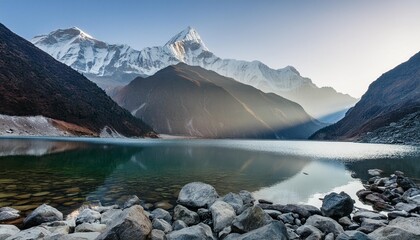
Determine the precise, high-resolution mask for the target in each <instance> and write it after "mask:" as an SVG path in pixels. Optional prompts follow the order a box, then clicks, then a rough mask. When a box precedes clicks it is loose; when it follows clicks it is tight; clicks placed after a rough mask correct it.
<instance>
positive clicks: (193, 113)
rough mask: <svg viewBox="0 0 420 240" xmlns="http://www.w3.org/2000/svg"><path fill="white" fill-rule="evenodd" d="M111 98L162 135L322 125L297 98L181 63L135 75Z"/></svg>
mask: <svg viewBox="0 0 420 240" xmlns="http://www.w3.org/2000/svg"><path fill="white" fill-rule="evenodd" d="M113 98H114V100H115V101H116V102H117V103H118V104H119V105H120V106H122V107H124V108H126V109H128V110H129V111H130V112H131V113H132V114H133V115H134V116H136V117H138V118H140V119H142V120H143V121H144V122H145V123H147V124H150V125H151V126H152V127H153V128H154V129H155V130H156V131H158V132H159V133H164V134H172V135H184V136H196V137H211V138H271V139H273V138H285V139H304V138H307V137H309V135H311V134H312V133H313V132H315V131H316V130H318V129H319V128H321V127H322V126H325V125H324V124H321V123H320V122H318V121H317V120H314V119H313V118H311V117H310V116H309V115H308V114H307V113H306V112H305V111H304V110H303V108H302V107H301V106H300V105H299V104H297V103H294V102H292V101H289V100H287V99H285V98H282V97H280V96H277V95H275V94H273V93H264V92H262V91H260V90H258V89H256V88H254V87H251V86H248V85H245V84H242V83H239V82H237V81H235V80H233V79H231V78H226V77H223V76H221V75H219V74H217V73H215V72H213V71H208V70H205V69H203V68H201V67H194V66H189V65H186V64H183V63H180V64H178V65H175V66H169V67H167V68H164V69H162V70H160V71H158V72H157V73H156V74H154V75H153V76H150V77H147V78H142V77H138V78H136V79H135V80H133V81H132V82H131V83H130V84H128V85H127V86H125V87H123V88H121V89H119V90H118V91H116V92H115V96H114V97H113ZM157 109H158V110H157Z"/></svg>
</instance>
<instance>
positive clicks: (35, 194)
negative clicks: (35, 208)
mask: <svg viewBox="0 0 420 240" xmlns="http://www.w3.org/2000/svg"><path fill="white" fill-rule="evenodd" d="M48 194H50V192H38V193H34V194H33V195H32V196H34V197H42V196H46V195H48Z"/></svg>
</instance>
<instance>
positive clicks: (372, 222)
mask: <svg viewBox="0 0 420 240" xmlns="http://www.w3.org/2000/svg"><path fill="white" fill-rule="evenodd" d="M387 222H388V221H386V220H376V219H370V218H366V219H364V220H363V222H362V224H361V225H360V227H359V228H358V229H357V230H358V231H360V232H364V233H371V232H373V231H375V230H376V229H378V228H380V227H384V226H386V224H387Z"/></svg>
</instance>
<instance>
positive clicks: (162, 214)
mask: <svg viewBox="0 0 420 240" xmlns="http://www.w3.org/2000/svg"><path fill="white" fill-rule="evenodd" d="M150 216H151V217H152V219H155V218H157V219H163V220H165V221H167V222H168V223H171V222H172V216H171V214H170V213H169V212H168V211H166V210H164V209H162V208H156V209H155V210H153V211H152V212H151V213H150Z"/></svg>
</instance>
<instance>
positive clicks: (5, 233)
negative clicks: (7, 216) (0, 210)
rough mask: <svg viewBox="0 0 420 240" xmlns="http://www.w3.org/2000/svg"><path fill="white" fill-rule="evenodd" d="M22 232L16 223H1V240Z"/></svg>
mask: <svg viewBox="0 0 420 240" xmlns="http://www.w3.org/2000/svg"><path fill="white" fill-rule="evenodd" d="M18 232H20V230H19V228H17V227H16V226H14V225H7V224H0V240H4V239H6V238H8V237H10V236H13V235H15V234H17V233H18Z"/></svg>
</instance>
